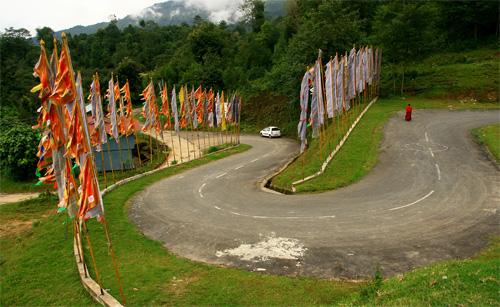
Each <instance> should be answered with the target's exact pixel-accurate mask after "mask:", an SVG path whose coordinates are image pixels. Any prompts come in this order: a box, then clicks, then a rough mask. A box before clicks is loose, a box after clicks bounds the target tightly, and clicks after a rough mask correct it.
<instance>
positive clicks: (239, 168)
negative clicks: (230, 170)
mask: <svg viewBox="0 0 500 307" xmlns="http://www.w3.org/2000/svg"><path fill="white" fill-rule="evenodd" d="M244 166H245V165H240V166H238V167H236V168H235V170H238V169H240V168H242V167H244Z"/></svg>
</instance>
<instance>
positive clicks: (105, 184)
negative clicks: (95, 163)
mask: <svg viewBox="0 0 500 307" xmlns="http://www.w3.org/2000/svg"><path fill="white" fill-rule="evenodd" d="M100 151H101V168H102V173H103V175H104V187H105V188H107V187H108V180H107V179H106V165H104V154H103V152H102V151H103V150H102V145H101V150H100Z"/></svg>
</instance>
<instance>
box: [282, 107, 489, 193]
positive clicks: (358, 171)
mask: <svg viewBox="0 0 500 307" xmlns="http://www.w3.org/2000/svg"><path fill="white" fill-rule="evenodd" d="M408 103H411V104H412V106H413V107H414V109H429V108H432V109H449V110H462V109H490V108H491V109H496V108H499V105H498V104H497V103H478V102H463V101H462V102H460V101H454V100H432V99H423V98H416V97H414V98H406V99H402V98H390V99H380V100H379V101H377V102H376V103H375V104H374V105H373V106H372V107H371V108H370V110H369V111H368V112H367V113H366V114H365V116H364V117H363V119H362V120H361V121H360V122H359V124H358V126H357V127H356V128H355V129H354V130H353V132H352V133H351V135H350V137H349V139H348V140H347V142H346V143H345V144H344V146H343V147H342V149H341V150H340V151H339V152H338V153H337V155H336V156H335V158H334V159H333V160H332V161H331V162H330V164H329V165H328V167H327V168H326V170H325V172H324V173H323V174H322V175H320V176H319V177H316V178H314V179H312V180H309V181H306V182H305V183H303V184H299V185H297V186H296V189H297V192H298V193H301V192H319V191H327V190H332V189H335V188H339V187H343V186H346V185H348V184H351V183H353V182H356V181H358V180H360V179H361V178H363V177H364V176H365V175H366V174H367V173H368V172H369V171H370V170H371V169H372V168H373V167H374V166H375V163H376V162H377V159H378V154H379V146H380V142H381V140H382V136H383V128H384V125H385V123H386V122H387V120H388V119H389V117H391V116H392V115H393V114H394V113H395V112H397V111H402V110H404V108H405V106H406V105H407V104H408ZM354 115H355V114H353V115H351V117H350V118H351V121H352V119H353V118H354V117H355V116H354ZM347 126H348V125H344V129H343V130H341V133H340V134H339V133H335V132H336V131H337V130H336V129H337V128H338V125H337V124H335V123H334V124H331V123H330V124H329V126H328V128H327V129H326V135H327V137H326V139H332V140H334V141H335V140H338V139H339V138H340V137H341V136H342V135H343V134H344V132H345V130H346V127H347ZM340 127H342V126H340ZM332 144H336V143H335V142H332ZM332 148H333V146H330V147H326V146H325V147H323V148H322V150H320V147H319V142H318V141H317V139H314V140H313V141H312V142H311V145H310V147H309V149H308V150H307V151H306V152H305V154H303V156H301V157H299V158H298V159H297V160H296V161H295V162H293V163H292V164H291V165H290V166H289V167H288V168H287V169H285V171H283V172H282V173H281V174H279V175H278V176H276V177H275V178H273V179H272V186H273V187H275V188H277V189H279V190H284V191H290V190H291V186H292V182H294V181H296V180H299V179H302V178H303V177H307V176H309V175H311V174H314V173H315V172H317V171H318V170H319V169H320V167H321V164H322V163H323V161H324V160H325V159H326V155H327V153H328V152H331V150H332Z"/></svg>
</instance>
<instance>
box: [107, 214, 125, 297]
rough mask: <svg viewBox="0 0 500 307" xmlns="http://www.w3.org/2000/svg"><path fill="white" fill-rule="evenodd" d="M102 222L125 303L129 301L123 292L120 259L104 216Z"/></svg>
mask: <svg viewBox="0 0 500 307" xmlns="http://www.w3.org/2000/svg"><path fill="white" fill-rule="evenodd" d="M102 224H103V225H104V232H105V234H106V239H107V241H108V248H109V251H110V253H111V259H112V262H113V267H114V269H115V276H116V279H117V280H118V285H119V289H120V296H121V298H122V300H123V304H124V305H125V304H126V303H127V301H126V299H125V294H124V293H123V285H122V281H121V278H120V272H119V270H118V261H117V260H116V255H115V251H114V249H113V245H112V244H111V237H110V236H109V230H108V222H107V220H106V219H105V218H104V217H103V218H102Z"/></svg>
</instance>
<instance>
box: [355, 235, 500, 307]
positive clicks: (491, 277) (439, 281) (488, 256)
mask: <svg viewBox="0 0 500 307" xmlns="http://www.w3.org/2000/svg"><path fill="white" fill-rule="evenodd" d="M499 270H500V238H498V237H497V238H495V239H493V241H492V243H491V244H490V246H489V247H488V248H486V249H485V250H483V251H482V252H480V253H479V254H478V255H477V256H475V257H473V258H471V259H466V260H454V261H444V262H440V263H437V264H433V265H430V266H428V267H425V268H421V269H416V270H414V271H412V272H409V273H406V274H401V275H398V276H395V277H393V278H390V279H388V280H385V281H383V282H378V283H377V282H372V283H370V284H368V285H364V286H363V287H362V289H361V291H360V294H359V296H357V297H356V298H355V300H353V301H352V302H351V303H352V304H353V305H355V306H361V305H366V306H374V305H377V306H498V305H500V298H499V296H498V289H500V281H499V274H498V272H499Z"/></svg>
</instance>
